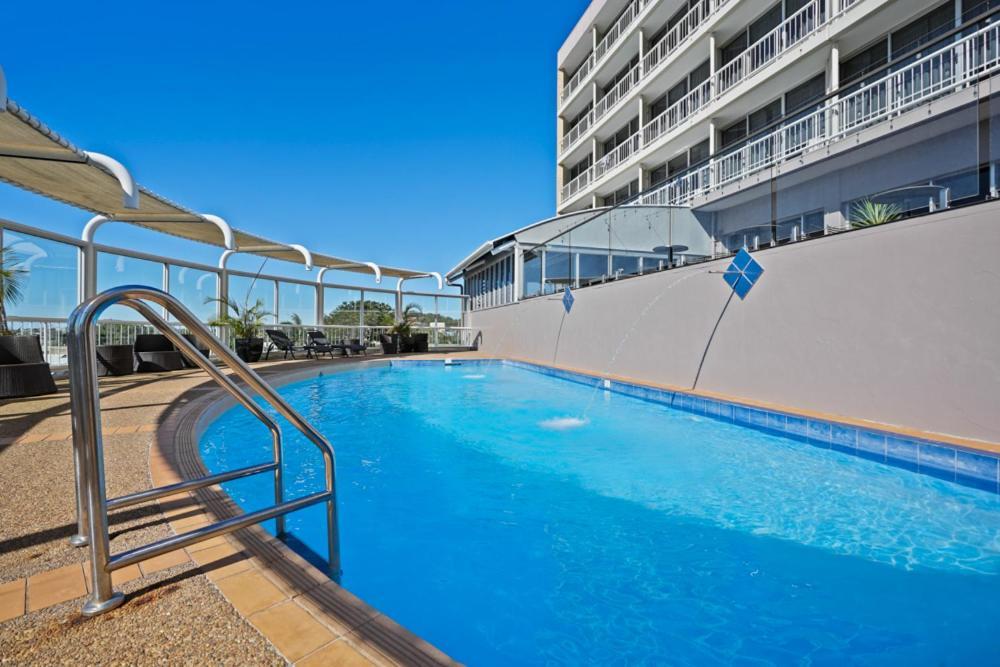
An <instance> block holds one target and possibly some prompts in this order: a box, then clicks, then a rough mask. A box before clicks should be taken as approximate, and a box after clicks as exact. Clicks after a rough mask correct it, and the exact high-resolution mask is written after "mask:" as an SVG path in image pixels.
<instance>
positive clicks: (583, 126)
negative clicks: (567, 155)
mask: <svg viewBox="0 0 1000 667" xmlns="http://www.w3.org/2000/svg"><path fill="white" fill-rule="evenodd" d="M593 124H594V110H593V109H591V110H590V111H588V112H587V115H585V116H584V117H583V118H581V119H580V122H579V123H577V124H576V125H574V126H573V127H572V128H570V130H569V132H567V133H566V134H565V135H564V136H563V138H562V143H561V145H560V148H561V149H562V151H563V152H565V151H567V150H569V149H570V148H572V147H573V146H575V145H576V142H578V141H579V140H580V138H581V137H583V135H584V134H586V133H587V130H589V129H590V128H591V126H592V125H593Z"/></svg>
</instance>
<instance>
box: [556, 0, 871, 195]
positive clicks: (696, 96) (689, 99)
mask: <svg viewBox="0 0 1000 667" xmlns="http://www.w3.org/2000/svg"><path fill="white" fill-rule="evenodd" d="M729 1H730V0H705V1H704V2H702V3H699V4H698V5H696V6H695V7H694V8H692V9H691V11H690V12H688V14H687V16H686V17H685V18H684V19H682V20H681V22H680V23H678V24H677V25H675V26H674V27H673V28H672V29H671V31H670V32H668V33H667V34H666V35H665V36H664V37H663V38H662V39H661V40H660V41H659V42H657V44H656V45H655V46H654V47H653V49H651V50H650V51H649V52H648V53H647V54H645V55H644V57H643V58H642V59H641V60H640V62H639V64H638V65H637V66H636V67H635V68H633V70H632V71H631V72H629V74H628V75H627V76H626V77H625V78H624V79H623V80H622V81H620V82H619V83H617V84H616V85H615V86H614V88H612V89H611V90H610V91H608V93H607V94H606V95H605V96H604V97H603V98H601V99H600V100H599V101H598V103H597V105H596V106H595V108H594V111H593V119H592V120H589V124H588V126H589V127H593V126H596V124H597V123H598V121H600V119H601V118H602V117H604V116H606V115H607V114H608V112H609V111H611V110H613V109H614V108H615V107H617V106H618V105H619V104H620V103H621V102H622V101H623V100H624V99H625V98H626V97H627V96H628V94H629V93H630V92H632V91H633V90H635V89H636V88H638V87H639V84H640V83H641V82H642V81H644V80H645V79H646V78H647V77H649V76H651V75H652V74H653V73H654V71H655V70H656V68H657V67H659V66H662V65H663V64H664V63H665V62H666V58H667V56H669V55H670V53H672V52H673V51H675V50H676V49H677V48H679V47H680V46H681V45H682V44H683V43H684V42H685V40H686V39H687V38H688V37H689V36H690V35H691V34H692V33H693V32H694V30H695V29H696V28H697V27H698V26H701V25H703V24H704V23H705V21H706V20H707V19H708V18H709V17H710V16H712V15H713V14H714V13H715V12H716V11H718V9H719V8H721V7H723V6H725V5H726V4H727V3H728V2H729ZM857 2H858V0H812V2H810V3H809V4H807V5H806V6H805V7H803V8H802V9H800V10H799V11H797V12H796V13H794V14H793V15H791V16H790V17H788V18H787V19H785V20H784V21H783V22H782V23H781V24H779V25H778V26H777V27H775V28H774V29H773V30H772V31H771V32H769V33H768V34H767V35H765V36H764V37H763V38H761V39H759V40H758V41H756V42H755V43H754V44H752V45H751V46H750V47H749V48H748V49H747V50H746V51H744V52H743V53H742V54H741V55H740V56H738V57H737V58H736V59H735V60H733V61H731V62H729V63H727V64H726V65H725V66H724V67H722V68H721V69H719V70H718V71H717V72H715V74H713V75H712V77H711V78H710V79H708V80H707V81H705V82H703V83H701V84H699V85H698V87H696V88H694V89H693V90H692V91H691V92H689V93H688V94H687V95H686V96H685V97H683V98H682V99H680V100H678V101H677V102H676V103H674V104H673V105H672V106H671V107H670V108H669V109H667V110H666V111H665V112H664V113H662V114H660V115H659V116H657V117H656V118H654V119H652V120H651V121H650V122H649V123H648V124H646V125H645V126H644V127H643V128H642V136H641V137H640V141H641V144H642V145H641V146H639V150H641V149H644V148H646V147H648V146H650V145H652V144H653V143H654V142H656V141H659V140H661V139H662V138H663V137H665V136H667V135H668V134H669V133H670V132H671V131H672V130H674V129H675V128H677V127H678V126H679V125H681V123H683V122H684V121H685V120H687V119H689V118H691V117H692V116H693V115H694V114H695V113H697V112H698V111H701V110H702V109H704V108H705V107H706V106H707V105H708V104H709V103H710V102H712V101H715V100H718V99H721V97H722V96H723V95H724V94H726V93H727V92H728V91H730V90H732V89H734V88H735V87H736V85H737V84H739V83H741V82H743V81H745V80H746V79H748V78H749V77H751V76H753V75H754V74H755V73H757V72H758V71H760V70H761V69H762V68H763V67H764V66H766V65H768V64H769V63H771V62H774V61H775V60H776V59H777V58H778V57H779V56H781V55H782V54H784V53H786V52H787V51H789V50H790V49H792V48H793V47H795V46H797V45H798V44H800V43H801V42H802V41H803V40H804V39H806V38H807V37H809V36H810V35H813V34H815V33H817V32H818V31H819V29H820V28H821V27H823V26H825V25H827V24H829V23H830V21H831V20H832V19H833V18H835V17H838V16H840V15H842V14H843V13H844V12H845V11H846V10H848V9H850V8H851V7H852V6H853V5H855V4H856V3H857ZM574 129H575V128H574ZM583 133H584V130H580V132H579V134H577V136H575V137H573V138H572V139H567V137H569V135H568V134H567V135H566V137H564V138H563V141H562V150H563V151H567V150H568V149H569V148H571V147H572V146H574V145H576V143H577V142H578V141H579V139H580V137H581V136H582V134H583ZM635 152H639V151H638V150H637V151H635ZM751 163H753V161H751ZM604 173H607V172H604ZM597 178H599V176H597V175H594V177H593V178H592V179H591V180H590V181H588V183H593V182H596V180H597ZM686 191H687V190H685V192H686ZM563 192H569V189H568V188H563ZM578 192H579V189H577V190H574V191H573V193H572V194H569V195H567V196H564V197H562V198H561V199H560V202H561V203H564V202H566V201H567V200H568V199H569V198H570V197H572V196H573V195H574V194H576V193H578Z"/></svg>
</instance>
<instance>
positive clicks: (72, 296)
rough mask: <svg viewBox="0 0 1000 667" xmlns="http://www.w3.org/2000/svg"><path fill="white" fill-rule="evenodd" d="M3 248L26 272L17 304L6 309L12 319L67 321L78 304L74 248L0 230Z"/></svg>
mask: <svg viewBox="0 0 1000 667" xmlns="http://www.w3.org/2000/svg"><path fill="white" fill-rule="evenodd" d="M3 244H4V246H6V247H9V248H11V250H12V251H13V252H14V253H15V254H16V255H17V256H18V257H19V258H20V260H21V261H20V263H19V264H18V267H19V268H21V269H23V270H24V271H26V272H27V276H26V278H25V280H24V282H23V287H22V292H23V297H22V299H21V301H20V302H18V303H16V304H13V305H9V306H8V308H7V314H8V315H12V316H15V317H66V316H67V315H69V313H70V311H72V310H73V308H75V307H76V304H77V266H78V257H79V250H78V249H77V247H76V246H72V245H68V244H66V243H59V242H58V241H50V240H49V239H43V238H40V237H38V236H31V235H30V234H21V233H19V232H12V231H10V230H8V229H5V230H3Z"/></svg>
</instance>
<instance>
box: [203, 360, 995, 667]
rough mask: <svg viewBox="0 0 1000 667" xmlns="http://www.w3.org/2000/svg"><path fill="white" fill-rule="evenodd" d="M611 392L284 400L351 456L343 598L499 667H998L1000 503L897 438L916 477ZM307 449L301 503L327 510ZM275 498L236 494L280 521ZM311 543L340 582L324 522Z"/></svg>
mask: <svg viewBox="0 0 1000 667" xmlns="http://www.w3.org/2000/svg"><path fill="white" fill-rule="evenodd" d="M586 382H588V383H589V384H581V383H579V382H570V381H567V380H566V379H561V378H557V377H551V376H549V375H544V374H541V373H538V372H534V371H533V370H530V369H528V368H523V367H517V366H515V365H512V364H507V363H504V364H500V363H496V362H493V363H488V362H481V363H469V362H464V363H463V364H462V365H457V366H453V367H445V366H443V365H442V364H441V363H440V362H438V363H435V364H427V363H423V364H405V363H397V364H395V365H393V366H392V367H390V366H389V365H380V366H379V365H374V367H370V366H369V367H359V368H357V369H354V370H345V371H342V372H337V373H332V374H327V375H325V376H320V377H316V378H312V379H309V380H306V381H302V382H297V383H295V384H291V385H287V386H285V387H283V388H282V390H281V391H282V394H283V395H285V396H286V397H287V398H288V399H289V400H290V401H291V403H292V404H293V405H294V406H296V407H297V408H298V409H299V410H300V411H301V412H302V413H303V414H304V415H305V416H306V417H307V418H308V419H310V420H311V421H312V422H313V424H315V425H316V426H317V427H318V428H319V429H320V430H321V431H322V432H323V433H324V434H326V435H327V437H329V438H330V440H331V442H332V443H333V444H334V446H335V447H336V449H337V465H338V470H337V474H338V484H339V487H338V494H339V497H338V500H339V504H340V508H341V542H342V549H343V553H342V557H343V568H344V572H343V580H342V583H343V585H344V586H345V587H346V588H348V589H349V590H351V591H352V592H354V593H355V594H357V595H358V596H359V597H361V598H362V599H364V600H366V601H367V602H369V603H370V604H372V605H374V606H375V607H377V608H378V609H379V610H381V611H383V612H384V613H386V614H388V615H389V616H391V617H392V618H394V619H395V620H397V621H399V622H400V623H402V624H403V625H405V626H406V627H408V628H409V629H411V630H413V631H414V632H416V633H417V634H419V635H421V636H422V637H424V638H425V639H427V640H428V641H430V642H432V643H433V644H435V645H436V646H438V647H439V648H441V649H442V650H444V651H445V652H447V653H449V654H450V655H451V656H453V657H455V658H456V659H458V660H461V661H464V662H467V663H469V664H474V665H491V664H495V665H510V664H551V663H557V664H581V663H590V664H664V663H670V664H678V663H680V664H684V663H688V664H716V663H729V662H733V661H737V660H746V661H747V662H763V663H774V664H787V663H789V662H798V661H800V660H805V661H811V662H812V663H813V664H838V665H839V664H851V663H865V664H899V663H903V662H906V663H908V664H942V663H947V664H987V663H990V664H996V660H997V648H998V641H997V636H998V633H1000V495H998V494H997V493H996V484H995V483H994V484H993V486H992V488H991V489H990V490H986V489H982V488H974V486H967V485H961V484H957V483H954V482H952V481H946V480H944V479H940V478H938V477H935V476H931V475H926V474H919V473H918V472H914V471H913V470H908V469H906V467H907V460H906V459H907V456H906V455H905V454H906V452H904V451H903V450H902V449H900V448H901V447H902V443H893V442H892V441H891V440H892V439H891V438H890V439H888V440H883V443H882V448H883V450H882V451H883V457H884V456H885V453H886V452H891V451H893V448H894V447H895V448H896V450H897V453H898V454H899V456H897V457H895V458H896V459H897V461H898V463H899V464H900V465H899V466H890V465H885V464H884V463H879V462H875V461H872V460H869V458H870V457H871V456H873V454H872V451H871V450H872V448H873V447H872V443H871V442H869V441H866V442H865V443H864V444H863V443H862V440H864V439H865V438H866V437H868V439H869V440H871V436H865V434H864V433H861V434H855V436H854V438H855V443H854V444H855V448H854V450H853V451H855V452H856V453H859V454H862V456H858V455H855V454H853V453H847V451H846V445H845V444H844V443H845V440H844V436H843V434H840V437H839V440H838V433H837V432H836V431H834V430H833V427H830V426H829V425H826V426H823V425H821V424H816V425H814V424H813V422H811V421H810V422H808V423H805V422H804V425H803V426H802V427H801V430H802V434H801V435H798V429H799V427H798V426H797V425H793V424H792V422H791V419H792V418H791V417H788V418H786V419H785V421H783V422H782V427H783V430H785V432H786V435H780V434H777V433H774V432H770V431H767V430H765V427H769V424H768V420H769V419H772V417H771V416H770V415H769V414H764V415H763V417H752V415H748V419H747V420H745V421H751V422H752V421H755V420H762V421H761V423H760V427H761V428H754V427H752V426H747V425H741V424H737V423H733V419H734V410H736V409H737V408H734V407H733V406H731V405H728V404H716V405H718V406H720V407H715V406H713V405H711V404H712V403H713V402H705V401H702V399H691V398H689V397H684V401H685V402H683V403H681V402H680V401H677V402H678V403H680V404H682V405H683V406H684V407H685V408H688V409H676V408H674V407H669V406H667V405H663V404H661V403H659V402H655V401H654V400H641V399H639V398H636V397H633V396H628V395H624V394H622V393H618V392H617V391H606V390H605V389H604V388H603V384H602V383H597V384H596V386H591V385H594V384H595V383H594V382H593V381H592V380H586ZM612 388H613V389H619V390H622V391H625V390H628V391H632V392H633V393H637V394H639V395H642V396H645V397H646V398H657V397H656V396H654V395H652V393H651V392H648V391H647V390H644V389H639V388H634V387H632V388H624V387H623V386H620V385H613V386H612ZM699 401H701V402H700V403H699ZM721 406H727V407H725V408H724V407H721ZM692 410H695V411H697V413H696V412H692ZM803 421H804V420H803ZM773 426H774V424H770V427H773ZM824 429H825V430H824ZM285 432H286V438H288V440H287V442H286V458H285V469H286V473H285V480H286V485H287V487H288V491H287V496H288V497H295V496H299V495H305V494H306V493H307V492H309V491H312V490H316V489H318V488H321V486H322V483H323V466H322V462H321V460H320V459H319V457H318V455H317V453H316V449H315V447H313V446H312V445H310V444H308V443H306V442H304V441H303V440H301V439H298V438H297V437H294V436H293V435H292V430H291V429H290V428H285ZM817 433H818V435H817ZM810 438H812V440H810ZM824 438H825V440H824ZM817 439H819V441H820V442H821V446H815V444H816V440H817ZM838 442H839V446H838ZM810 443H812V444H810ZM200 449H201V453H202V457H203V459H204V461H205V463H206V465H207V466H208V467H209V469H211V470H212V471H217V470H223V469H229V468H232V467H233V466H240V465H247V464H250V463H257V462H260V461H266V460H268V458H269V456H270V444H269V439H268V437H267V432H266V430H264V428H263V427H262V426H261V425H260V424H259V423H258V422H256V421H255V420H254V419H253V417H251V416H250V415H249V414H248V413H247V412H246V411H245V410H243V409H242V408H234V409H232V410H229V411H228V412H226V413H224V414H223V415H221V416H220V417H219V418H218V419H217V420H215V421H214V422H212V423H211V424H209V425H208V426H207V428H206V429H205V431H204V433H203V434H202V437H201V440H200ZM938 450H940V451H938ZM943 451H944V450H943V449H942V448H933V447H930V446H928V448H927V455H926V457H925V458H926V460H927V465H928V466H930V467H931V469H932V468H933V464H934V462H935V459H934V457H937V458H941V456H942V452H943ZM865 455H867V456H868V457H869V458H865ZM923 460H924V458H921V457H919V456H916V455H915V456H914V461H913V463H912V465H911V466H909V467H911V468H914V469H917V468H918V467H920V464H919V463H918V461H923ZM979 463H982V464H983V465H987V464H988V463H989V461H988V460H984V461H981V462H979ZM993 465H994V466H995V465H996V461H995V460H993ZM959 468H960V469H962V466H961V465H960V466H959ZM994 469H995V468H994ZM965 470H966V472H968V465H966V467H965ZM955 475H956V472H955V471H954V470H953V471H952V473H951V477H952V478H954V477H955ZM959 476H960V477H961V472H959ZM980 476H981V475H980ZM966 481H969V482H970V483H973V484H974V485H977V486H986V487H987V488H989V486H988V485H989V480H988V479H986V480H985V482H983V483H979V484H976V480H973V479H969V480H966ZM980 481H982V480H980ZM994 481H995V480H994ZM270 484H271V480H270V478H267V477H266V476H262V477H258V478H251V479H245V480H239V481H237V482H233V483H230V484H227V485H225V486H226V490H227V491H228V492H229V493H230V494H231V495H232V496H233V498H234V499H235V500H236V501H237V502H238V503H239V504H240V505H241V506H243V507H244V508H246V509H254V508H257V507H262V506H264V505H267V504H269V503H270V500H271V489H270ZM288 526H289V529H290V530H291V532H292V534H293V535H294V536H295V537H296V538H298V539H299V540H301V541H302V542H303V543H304V544H305V545H307V546H308V547H309V548H310V549H313V550H315V552H316V553H317V554H319V555H320V556H322V557H325V555H326V554H325V523H324V517H323V510H322V508H321V507H312V508H308V509H306V510H302V511H300V512H298V513H296V514H293V515H291V516H289V518H288Z"/></svg>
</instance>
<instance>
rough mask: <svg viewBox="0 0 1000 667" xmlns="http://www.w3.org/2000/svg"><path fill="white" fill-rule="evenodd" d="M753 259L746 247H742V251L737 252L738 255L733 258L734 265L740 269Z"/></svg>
mask: <svg viewBox="0 0 1000 667" xmlns="http://www.w3.org/2000/svg"><path fill="white" fill-rule="evenodd" d="M752 261H753V257H751V256H750V253H749V252H747V249H746V248H740V251H739V252H738V253H736V257H734V258H733V264H732V265H733V266H734V267H736V269H738V270H739V271H742V270H743V269H745V268H746V266H747V264H749V263H750V262H752Z"/></svg>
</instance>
